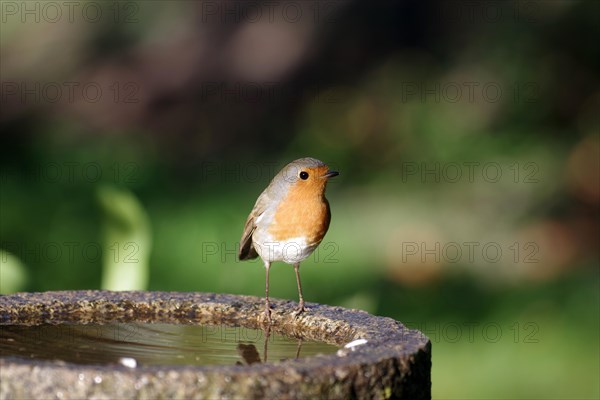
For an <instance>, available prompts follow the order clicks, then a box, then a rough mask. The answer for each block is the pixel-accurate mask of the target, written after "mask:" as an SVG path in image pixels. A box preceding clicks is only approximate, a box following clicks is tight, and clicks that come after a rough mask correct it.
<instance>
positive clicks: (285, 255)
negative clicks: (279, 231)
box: [254, 238, 319, 264]
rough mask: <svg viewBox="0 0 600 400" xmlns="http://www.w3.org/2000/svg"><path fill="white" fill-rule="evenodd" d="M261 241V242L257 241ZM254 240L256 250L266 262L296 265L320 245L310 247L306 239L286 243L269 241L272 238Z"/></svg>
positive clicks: (286, 241) (295, 239)
mask: <svg viewBox="0 0 600 400" xmlns="http://www.w3.org/2000/svg"><path fill="white" fill-rule="evenodd" d="M257 239H259V240H257ZM260 239H261V238H254V248H255V249H256V252H257V253H258V255H259V256H260V258H262V259H263V260H264V261H269V262H274V261H283V262H285V263H287V264H296V263H299V262H300V261H303V260H305V259H306V258H307V257H308V256H310V255H311V254H312V252H313V251H314V250H315V248H317V246H318V245H319V244H318V243H317V244H315V245H311V246H309V245H308V244H307V243H306V239H304V238H291V239H288V240H284V241H274V240H269V239H270V238H264V239H265V240H262V241H260Z"/></svg>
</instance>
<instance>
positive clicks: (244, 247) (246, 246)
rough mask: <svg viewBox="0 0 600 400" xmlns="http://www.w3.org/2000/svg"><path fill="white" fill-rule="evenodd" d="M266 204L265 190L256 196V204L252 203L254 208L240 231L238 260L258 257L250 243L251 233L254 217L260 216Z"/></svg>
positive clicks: (254, 226)
mask: <svg viewBox="0 0 600 400" xmlns="http://www.w3.org/2000/svg"><path fill="white" fill-rule="evenodd" d="M267 204H268V197H267V194H266V192H262V193H261V195H260V196H259V197H258V200H256V204H254V208H253V209H252V211H250V215H248V219H247V220H246V224H245V225H244V232H243V233H242V238H241V239H240V252H239V254H238V258H239V259H240V260H251V259H253V258H256V257H258V253H257V252H256V250H255V249H254V246H253V244H252V234H253V233H254V230H255V229H256V219H257V218H258V217H260V216H261V214H262V213H263V212H265V209H266V208H267Z"/></svg>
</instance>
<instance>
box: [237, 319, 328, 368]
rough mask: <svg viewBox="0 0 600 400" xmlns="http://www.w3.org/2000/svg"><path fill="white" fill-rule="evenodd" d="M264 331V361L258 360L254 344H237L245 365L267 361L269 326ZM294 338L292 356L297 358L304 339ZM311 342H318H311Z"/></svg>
mask: <svg viewBox="0 0 600 400" xmlns="http://www.w3.org/2000/svg"><path fill="white" fill-rule="evenodd" d="M264 333H265V340H264V344H263V355H264V361H261V360H260V355H259V354H258V350H257V349H256V346H255V345H254V344H245V343H241V342H240V343H239V344H238V345H237V351H238V354H239V355H240V357H242V359H243V360H244V363H245V364H246V365H250V364H255V363H261V362H268V354H269V339H270V337H271V327H270V326H268V327H267V328H265V330H264ZM296 340H297V345H296V354H295V355H294V358H299V357H300V352H301V350H302V343H303V342H304V341H303V339H302V338H299V339H296ZM311 343H313V344H314V343H317V344H318V342H311ZM321 344H323V343H321ZM331 347H333V346H331ZM333 349H334V351H335V349H336V348H335V347H333ZM332 352H333V351H332ZM282 360H285V358H283V359H282ZM244 363H241V362H240V361H238V362H237V363H236V364H238V365H244Z"/></svg>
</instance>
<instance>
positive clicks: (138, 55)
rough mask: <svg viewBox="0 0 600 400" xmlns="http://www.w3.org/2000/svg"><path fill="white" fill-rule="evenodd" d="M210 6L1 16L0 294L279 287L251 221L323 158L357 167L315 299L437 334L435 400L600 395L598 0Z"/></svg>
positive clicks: (305, 270)
mask: <svg viewBox="0 0 600 400" xmlns="http://www.w3.org/2000/svg"><path fill="white" fill-rule="evenodd" d="M208 3H210V2H201V1H191V2H173V3H170V4H169V5H166V4H165V3H164V2H121V3H110V4H109V3H106V4H104V3H102V4H103V7H106V8H104V9H103V13H102V15H104V16H106V18H102V19H101V21H99V22H98V23H89V22H87V21H85V20H83V19H82V18H81V17H76V20H75V21H74V22H69V21H66V20H64V18H63V20H60V21H58V22H52V23H50V22H47V21H44V19H43V18H42V19H41V22H39V23H35V22H34V21H33V20H31V19H30V20H27V19H26V18H25V20H23V18H21V17H20V15H18V14H17V16H16V17H14V16H13V15H7V22H6V23H3V24H2V27H1V29H2V35H0V45H1V48H2V50H1V52H2V57H1V60H2V61H1V66H2V71H1V72H2V85H3V88H2V89H3V94H2V114H1V118H0V129H1V130H2V133H1V134H2V146H1V148H0V152H1V153H0V154H1V157H0V166H1V171H0V172H1V175H0V179H1V182H0V183H1V185H2V186H1V190H0V249H2V254H1V255H2V257H3V259H2V263H1V264H0V268H1V271H0V272H1V273H0V278H1V279H2V282H0V291H1V292H2V293H8V292H12V291H15V290H31V291H39V290H63V289H98V288H101V287H110V288H113V289H125V288H142V287H147V288H148V289H150V290H177V291H210V292H227V293H237V294H254V295H259V296H260V295H262V294H263V291H264V288H263V282H264V269H263V268H262V265H261V263H260V261H252V262H244V263H241V262H239V261H237V259H236V252H237V246H238V244H237V242H238V240H239V237H240V235H241V231H242V228H243V223H244V221H245V218H246V216H247V214H248V212H249V211H250V209H251V208H252V205H253V203H254V201H255V199H256V197H257V196H258V194H259V193H260V192H261V190H262V189H263V188H264V187H265V186H266V185H267V184H268V182H269V180H270V179H271V177H272V176H273V175H274V174H275V173H276V172H277V171H278V169H279V168H281V167H282V166H283V165H284V164H285V163H287V162H289V161H290V160H293V159H295V158H299V157H303V156H309V155H310V156H313V157H316V158H320V159H322V160H323V161H326V162H328V163H329V164H330V165H331V166H332V167H334V168H335V169H337V170H339V171H341V175H340V176H339V177H337V178H335V179H334V180H332V181H331V183H330V185H329V188H328V199H329V201H330V204H331V207H332V213H333V217H332V225H331V228H330V231H329V232H328V234H327V236H326V238H325V240H324V242H323V243H322V245H321V246H320V247H319V248H318V249H317V251H316V252H315V254H314V255H313V256H311V257H310V258H309V259H308V260H307V261H306V262H305V263H303V266H302V276H303V283H304V292H305V298H306V299H307V300H308V301H315V302H322V303H327V304H335V305H342V306H346V307H356V308H362V309H365V310H367V311H369V312H372V313H376V314H380V315H386V316H390V317H392V318H395V319H397V320H400V321H403V322H405V323H406V324H407V325H409V326H411V327H415V328H418V329H422V330H423V331H424V332H425V333H426V334H428V335H429V336H430V337H431V338H432V342H433V393H434V397H436V398H446V399H449V398H461V399H468V398H472V399H475V398H478V399H480V398H490V399H491V398H574V397H576V398H598V397H599V396H600V387H599V383H598V379H597V377H598V376H599V375H600V371H599V365H598V359H599V349H598V343H599V340H598V339H599V335H600V332H599V326H600V316H599V315H600V303H599V296H600V288H599V287H598V285H599V281H600V280H599V264H598V242H599V239H600V235H599V228H598V221H599V212H598V211H599V204H600V172H599V171H600V122H599V119H598V109H600V78H599V76H598V71H600V55H599V47H598V46H597V45H595V44H594V43H595V41H594V40H592V38H593V37H598V23H597V16H598V15H599V11H600V9H599V8H600V7H599V5H600V2H596V1H551V2H549V1H532V2H518V1H517V2H481V3H477V2H470V1H464V2H463V1H440V2H419V1H403V2H381V3H378V4H377V5H373V4H372V3H369V2H359V1H348V2H326V3H329V4H330V5H329V6H328V7H329V8H327V9H320V11H321V14H319V15H320V16H321V17H323V16H324V15H325V14H327V15H329V16H330V17H331V18H317V17H315V15H316V14H315V8H314V7H317V8H318V5H319V4H321V3H318V2H304V3H298V4H303V7H307V8H305V9H303V11H304V12H303V15H304V16H305V18H304V19H303V20H302V21H301V22H299V23H290V22H289V21H286V20H285V18H282V17H281V15H282V14H281V13H280V12H279V11H280V10H281V8H280V6H277V7H276V8H275V12H274V14H273V15H274V20H269V19H268V18H266V15H268V14H267V13H266V11H265V14H263V15H264V16H265V17H263V18H259V19H258V20H257V21H253V22H250V21H248V20H247V19H244V18H243V15H244V14H243V13H244V11H245V10H249V9H248V7H250V5H248V4H250V3H254V2H247V3H244V2H235V1H233V2H226V3H219V4H228V5H230V6H231V7H237V8H234V9H233V11H231V12H230V13H229V14H227V13H223V12H221V13H217V14H216V15H212V14H208V13H207V12H206V9H205V8H203V7H204V5H206V4H208ZM15 4H17V5H18V4H20V3H15ZM95 4H100V3H95ZM260 4H263V3H260ZM265 4H266V3H265ZM115 6H116V7H117V8H116V9H115V8H114V7H115ZM111 7H112V8H111ZM127 7H129V8H127ZM265 7H266V5H265ZM311 7H312V8H311ZM117 11H118V12H119V13H118V14H115V13H116V12H117ZM76 15H78V14H76ZM235 15H238V16H242V17H241V18H238V20H235V18H234V17H232V16H235ZM232 18H233V19H232ZM115 21H117V23H115ZM65 82H75V83H77V84H78V85H79V86H76V89H75V91H74V95H73V97H72V98H71V97H70V96H68V95H67V94H68V92H67V90H66V88H67V87H68V86H65ZM48 84H54V85H58V87H59V88H62V91H61V93H62V96H61V97H60V98H59V99H58V101H51V100H52V99H53V98H52V96H51V89H52V88H53V86H49V87H47V90H48V92H47V93H46V92H44V89H43V88H44V87H45V86H44V85H48ZM90 84H92V86H95V87H100V88H101V90H102V95H101V96H99V97H98V98H93V99H90V97H89V96H90V94H89V93H88V94H87V97H86V93H85V92H84V91H83V90H81V88H83V87H85V85H90ZM36 85H38V86H36ZM484 88H485V89H484ZM32 93H33V94H32ZM457 174H459V175H457ZM473 242H474V243H477V244H478V245H477V247H476V248H474V249H475V252H474V256H473V257H472V258H471V257H469V247H468V245H465V243H473ZM115 243H116V247H111V246H113V245H115ZM131 243H134V248H126V247H124V246H127V244H131ZM486 244H493V245H494V247H493V248H500V249H501V251H502V256H501V257H499V258H498V259H496V258H495V257H492V256H489V254H487V253H482V249H483V247H484V246H485V245H486ZM436 245H439V246H440V247H439V249H438V248H436ZM448 245H451V246H448ZM136 246H137V247H136ZM411 246H417V251H416V253H413V251H414V250H415V247H411ZM132 249H134V250H136V249H137V250H138V251H137V253H136V256H135V260H137V261H136V262H134V263H125V258H126V256H128V255H130V253H129V251H131V250H132ZM432 249H433V252H431V250H432ZM457 249H458V250H460V251H462V253H461V256H460V257H458V256H457V254H456V253H453V252H456V251H457ZM117 250H118V251H117ZM446 250H447V251H446ZM427 251H430V253H427ZM5 256H6V257H5ZM115 256H116V258H115ZM128 260H130V261H131V259H128ZM134 276H135V277H134ZM271 277H272V286H271V288H272V295H273V296H274V297H282V298H291V299H295V298H296V296H297V293H296V286H295V283H294V276H293V269H292V268H290V267H288V266H285V265H283V264H275V268H273V269H272V272H271ZM498 329H500V330H499V331H498ZM497 332H500V333H499V336H498V335H496V336H494V335H495V334H496V333H497ZM471 333H472V335H471Z"/></svg>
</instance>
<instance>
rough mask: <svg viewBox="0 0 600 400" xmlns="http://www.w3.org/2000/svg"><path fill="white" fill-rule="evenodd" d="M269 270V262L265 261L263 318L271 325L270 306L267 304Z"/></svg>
mask: <svg viewBox="0 0 600 400" xmlns="http://www.w3.org/2000/svg"><path fill="white" fill-rule="evenodd" d="M269 268H271V263H270V262H269V261H265V269H266V271H267V278H266V280H265V318H266V320H267V321H268V322H269V324H270V323H271V305H270V304H269Z"/></svg>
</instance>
